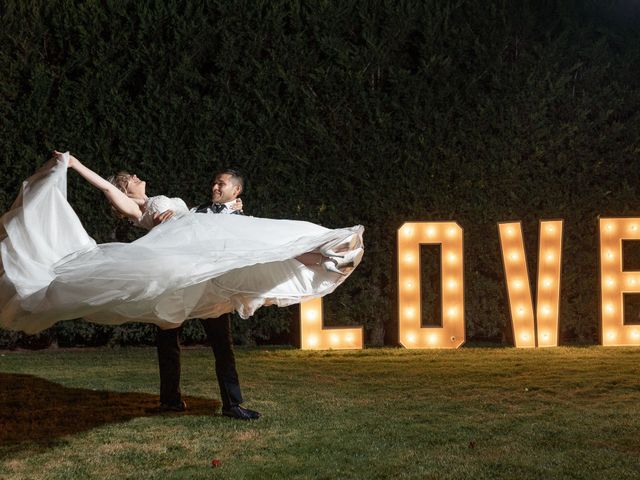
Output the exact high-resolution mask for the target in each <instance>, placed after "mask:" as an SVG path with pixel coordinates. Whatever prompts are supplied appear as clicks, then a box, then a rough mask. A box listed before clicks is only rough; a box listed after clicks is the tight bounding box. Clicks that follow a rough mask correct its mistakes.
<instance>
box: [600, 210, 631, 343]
mask: <svg viewBox="0 0 640 480" xmlns="http://www.w3.org/2000/svg"><path fill="white" fill-rule="evenodd" d="M622 240H640V218H601V219H600V289H601V290H600V291H601V296H600V298H601V304H602V306H601V308H602V310H601V312H602V314H601V318H602V344H603V345H610V346H614V345H616V346H617V345H640V325H625V324H624V300H623V294H624V293H640V272H624V271H623V270H622Z"/></svg>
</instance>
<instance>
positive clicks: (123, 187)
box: [107, 170, 131, 193]
mask: <svg viewBox="0 0 640 480" xmlns="http://www.w3.org/2000/svg"><path fill="white" fill-rule="evenodd" d="M129 180H131V174H130V173H129V172H127V171H126V170H120V171H119V172H118V173H116V174H115V175H111V176H110V177H109V178H107V182H109V183H110V184H111V185H113V186H114V187H116V188H117V189H118V190H120V191H121V192H123V193H127V184H128V183H129Z"/></svg>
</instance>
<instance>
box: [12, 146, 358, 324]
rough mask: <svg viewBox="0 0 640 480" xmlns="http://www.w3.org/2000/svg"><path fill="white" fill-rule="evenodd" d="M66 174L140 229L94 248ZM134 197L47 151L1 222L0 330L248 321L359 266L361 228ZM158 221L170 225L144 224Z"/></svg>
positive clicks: (136, 182)
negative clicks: (65, 324)
mask: <svg viewBox="0 0 640 480" xmlns="http://www.w3.org/2000/svg"><path fill="white" fill-rule="evenodd" d="M68 168H71V169H73V170H75V171H76V172H78V173H79V174H80V175H81V176H82V177H83V178H85V179H86V180H87V181H88V182H89V183H90V184H91V185H93V186H94V187H96V188H98V189H99V190H101V191H102V192H103V193H104V195H105V196H106V197H107V199H108V200H109V202H110V203H111V205H112V207H113V208H114V209H115V210H116V211H117V212H118V213H119V214H121V215H122V216H124V217H126V218H128V219H130V220H131V221H132V222H133V223H134V224H135V225H138V226H140V227H143V228H147V229H149V230H150V231H149V233H148V234H146V235H145V236H143V237H142V238H140V239H138V240H136V241H134V242H132V243H126V244H125V243H105V244H96V242H95V241H94V240H93V239H92V238H91V237H90V236H89V235H88V234H87V232H86V231H85V230H84V228H83V227H82V224H81V223H80V220H79V219H78V217H77V215H76V213H75V212H74V210H73V209H72V208H71V206H70V205H69V203H68V202H67V200H66V189H67V176H66V175H67V169H68ZM145 190H146V184H145V182H144V181H142V180H140V179H138V178H137V177H136V176H135V175H134V176H131V177H130V178H129V179H128V181H127V182H126V183H125V184H124V185H123V184H122V183H120V184H112V183H110V182H108V181H107V180H105V179H103V178H102V177H100V176H99V175H98V174H96V173H95V172H93V171H92V170H90V169H89V168H87V167H86V166H84V165H83V164H82V163H81V162H80V161H79V160H78V159H76V158H75V157H73V156H72V155H69V153H68V152H67V153H64V154H62V153H59V152H54V158H52V159H51V160H49V162H47V163H46V164H45V165H44V166H43V167H42V168H41V169H40V170H38V171H37V172H36V173H35V174H34V175H33V176H32V177H30V178H29V179H27V180H26V181H25V182H23V185H22V189H21V192H20V194H19V195H18V198H17V199H16V201H15V202H14V203H13V205H12V206H11V208H10V210H9V211H8V212H6V213H5V214H4V215H3V216H2V218H1V219H0V256H1V262H0V327H3V328H7V329H11V330H21V331H24V332H26V333H29V334H33V333H37V332H39V331H41V330H44V329H46V328H48V327H50V326H51V325H53V324H54V323H56V322H57V321H60V320H68V319H73V318H80V317H82V318H85V319H87V320H90V321H93V322H97V323H102V324H121V323H125V322H130V321H138V322H147V323H153V324H156V325H158V326H159V327H160V328H174V327H176V326H177V325H179V324H181V323H182V322H183V321H184V320H186V319H188V318H215V317H218V316H220V315H222V314H224V313H228V312H231V311H237V312H238V314H239V315H240V316H241V317H243V318H247V317H249V316H251V315H252V314H253V313H254V312H255V311H256V310H257V309H258V308H260V307H261V306H262V305H278V306H286V305H292V304H295V303H300V302H303V301H306V300H309V299H311V298H315V297H320V296H324V295H327V294H329V293H331V292H332V291H333V290H334V289H335V288H336V287H337V286H338V285H340V284H341V283H342V282H343V281H344V280H345V279H346V278H347V276H348V275H349V274H350V273H351V272H352V271H353V269H354V268H355V267H356V266H357V265H358V263H359V262H360V260H361V258H362V254H363V244H362V233H363V231H364V229H363V227H361V226H354V227H349V228H340V229H333V230H332V229H327V228H324V227H321V226H319V225H315V224H313V223H309V222H301V221H292V220H273V219H266V218H256V217H248V216H241V215H206V214H196V213H191V212H190V211H189V210H188V208H187V206H186V204H185V203H184V201H182V200H181V199H179V198H167V197H165V196H156V197H147V196H146V191H145ZM169 210H171V211H172V212H173V216H171V215H166V213H167V212H168V211H169ZM163 214H164V215H163ZM158 217H160V218H161V219H165V218H169V217H170V218H169V219H168V220H166V221H164V222H162V223H159V224H158V225H157V226H154V224H155V223H158Z"/></svg>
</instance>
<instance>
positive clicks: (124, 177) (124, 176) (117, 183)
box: [107, 170, 131, 220]
mask: <svg viewBox="0 0 640 480" xmlns="http://www.w3.org/2000/svg"><path fill="white" fill-rule="evenodd" d="M129 180H131V174H130V173H129V172H127V171H126V170H120V171H119V172H118V173H116V174H115V175H111V176H110V177H108V178H107V182H109V183H110V184H111V185H113V186H114V187H116V188H117V189H118V190H120V191H121V192H123V193H124V194H125V195H126V193H127V184H128V183H129ZM109 205H110V206H111V213H112V214H113V215H114V216H115V217H116V218H118V219H120V220H124V219H126V218H127V217H126V216H125V215H123V214H122V212H120V210H118V209H117V208H116V207H114V206H113V204H112V203H111V202H109Z"/></svg>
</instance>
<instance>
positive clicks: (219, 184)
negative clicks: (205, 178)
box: [211, 173, 241, 203]
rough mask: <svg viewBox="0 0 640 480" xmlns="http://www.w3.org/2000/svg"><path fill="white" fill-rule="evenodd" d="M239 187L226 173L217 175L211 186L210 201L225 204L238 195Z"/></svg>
mask: <svg viewBox="0 0 640 480" xmlns="http://www.w3.org/2000/svg"><path fill="white" fill-rule="evenodd" d="M240 190H241V188H240V185H238V184H237V183H236V182H235V180H234V179H233V177H232V176H231V175H229V174H228V173H222V174H220V175H218V176H217V177H216V178H215V180H214V181H213V184H212V185H211V201H213V202H214V203H227V202H230V201H231V200H235V199H236V198H237V197H238V195H240Z"/></svg>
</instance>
